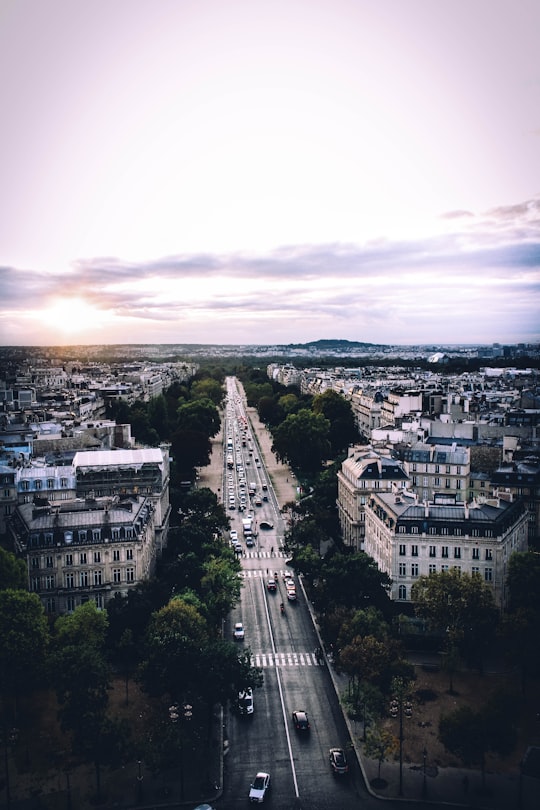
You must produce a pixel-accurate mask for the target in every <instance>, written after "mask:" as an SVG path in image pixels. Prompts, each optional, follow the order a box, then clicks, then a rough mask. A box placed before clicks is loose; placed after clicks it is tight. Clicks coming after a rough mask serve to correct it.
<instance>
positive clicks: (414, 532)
mask: <svg viewBox="0 0 540 810" xmlns="http://www.w3.org/2000/svg"><path fill="white" fill-rule="evenodd" d="M411 534H418V526H411Z"/></svg>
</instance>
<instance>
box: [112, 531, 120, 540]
mask: <svg viewBox="0 0 540 810" xmlns="http://www.w3.org/2000/svg"><path fill="white" fill-rule="evenodd" d="M111 537H112V539H113V540H120V529H112V530H111Z"/></svg>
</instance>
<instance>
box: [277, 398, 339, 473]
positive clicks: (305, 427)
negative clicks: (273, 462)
mask: <svg viewBox="0 0 540 810" xmlns="http://www.w3.org/2000/svg"><path fill="white" fill-rule="evenodd" d="M329 434H330V422H329V421H328V419H326V417H324V416H323V415H322V414H315V413H313V412H312V411H310V410H308V409H307V408H302V409H301V410H300V411H298V413H293V414H289V416H287V418H286V419H285V420H284V421H283V422H282V423H281V424H280V425H279V426H278V427H277V428H276V429H275V431H274V445H273V449H274V451H275V452H276V453H277V455H278V456H279V457H280V458H282V459H286V460H287V461H288V462H289V463H290V464H291V465H292V466H293V467H295V468H300V469H302V470H305V471H306V472H315V471H317V470H320V468H321V466H322V463H323V461H324V460H326V459H327V458H328V457H329V455H330V452H331V446H330V440H329Z"/></svg>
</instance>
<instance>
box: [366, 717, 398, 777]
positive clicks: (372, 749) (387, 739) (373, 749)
mask: <svg viewBox="0 0 540 810" xmlns="http://www.w3.org/2000/svg"><path fill="white" fill-rule="evenodd" d="M398 747H399V740H398V739H397V738H396V737H394V735H393V734H392V732H390V731H388V730H387V729H385V728H382V727H374V728H370V729H369V730H368V731H367V732H366V744H365V748H364V751H365V754H366V756H367V757H369V758H370V759H376V760H377V762H378V763H379V770H378V774H377V781H378V782H379V783H380V780H381V765H382V763H383V762H386V760H387V759H389V758H390V757H391V756H392V755H393V754H394V753H395V752H396V751H397V749H398Z"/></svg>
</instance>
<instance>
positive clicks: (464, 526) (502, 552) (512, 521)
mask: <svg viewBox="0 0 540 810" xmlns="http://www.w3.org/2000/svg"><path fill="white" fill-rule="evenodd" d="M527 519H528V518H527V510H526V509H525V506H524V504H523V503H522V502H520V501H516V502H507V501H503V500H499V499H489V500H486V501H485V502H483V503H475V504H472V505H470V506H468V505H466V504H463V503H454V504H448V503H438V502H437V501H435V502H434V503H424V504H423V503H421V502H419V500H418V498H417V497H414V496H413V495H412V494H406V493H398V494H390V493H377V494H373V495H372V496H371V497H370V498H369V500H368V502H367V504H366V506H365V540H364V550H365V552H366V553H367V554H369V556H370V557H373V559H374V560H375V561H376V563H377V565H378V566H379V568H380V570H381V571H384V572H385V573H386V574H388V576H390V577H391V579H392V583H393V584H392V589H391V598H392V599H394V600H396V601H403V602H405V601H408V600H410V599H411V588H412V585H413V584H414V582H415V580H416V579H418V577H419V576H423V575H426V576H428V575H429V574H431V573H436V572H440V571H445V570H449V568H450V567H451V568H458V569H459V570H460V571H462V572H463V573H467V574H471V575H472V574H475V575H477V576H479V577H481V578H482V580H483V581H484V582H487V583H489V585H490V586H491V587H492V588H493V595H494V599H495V602H496V604H497V605H498V606H499V607H501V608H502V607H504V605H505V603H506V576H507V570H508V561H509V559H510V555H511V554H512V553H513V552H515V551H526V550H527V548H528V540H527V535H528V532H527Z"/></svg>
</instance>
